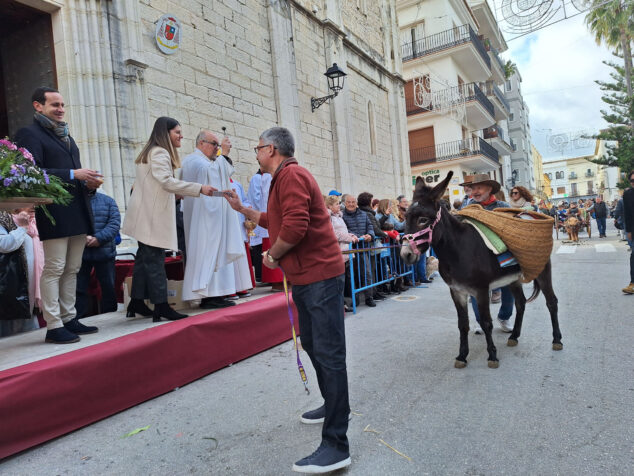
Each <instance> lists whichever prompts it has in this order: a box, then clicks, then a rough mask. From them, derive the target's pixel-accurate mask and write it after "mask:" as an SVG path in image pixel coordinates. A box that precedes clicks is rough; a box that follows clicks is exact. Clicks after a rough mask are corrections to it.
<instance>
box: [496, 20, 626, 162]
mask: <svg viewBox="0 0 634 476" xmlns="http://www.w3.org/2000/svg"><path fill="white" fill-rule="evenodd" d="M583 19H584V15H583V14H582V15H578V16H576V17H573V18H571V19H568V20H565V21H563V22H560V23H557V24H554V25H551V26H548V27H546V28H543V29H541V30H538V31H536V32H534V33H531V34H530V35H527V36H524V37H520V38H517V39H514V40H510V41H508V46H509V49H508V50H507V51H506V52H504V53H503V54H502V57H504V59H511V60H512V61H514V62H515V63H516V64H517V66H518V69H519V72H520V74H521V76H522V94H523V96H524V101H525V102H526V104H527V105H528V108H529V120H530V125H531V140H532V142H533V144H534V145H535V147H536V148H537V150H538V151H539V152H540V153H541V154H542V156H543V157H544V159H547V158H555V157H558V158H561V157H575V156H580V155H589V154H592V153H593V150H594V143H593V142H592V141H588V140H584V139H582V138H580V137H579V136H580V134H581V133H584V132H585V133H593V132H596V131H598V130H599V129H600V128H602V127H605V126H606V123H605V122H604V121H603V119H602V118H601V115H600V112H599V111H600V110H601V109H606V104H605V103H604V102H602V101H601V90H600V89H599V86H598V85H597V84H595V83H594V80H596V79H600V80H609V79H610V77H609V73H610V72H611V71H612V68H609V67H608V66H606V65H604V64H603V63H602V60H610V61H611V60H614V61H619V58H615V57H613V56H612V54H611V53H610V51H609V50H608V49H607V48H605V47H604V46H597V44H596V43H595V41H594V37H593V35H592V34H591V33H590V32H589V31H588V29H587V27H586V26H585V24H584V21H583Z"/></svg>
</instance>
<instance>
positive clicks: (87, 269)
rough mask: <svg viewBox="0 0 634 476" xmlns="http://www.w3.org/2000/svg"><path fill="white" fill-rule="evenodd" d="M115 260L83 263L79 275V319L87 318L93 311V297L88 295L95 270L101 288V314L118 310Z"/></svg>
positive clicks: (77, 302)
mask: <svg viewBox="0 0 634 476" xmlns="http://www.w3.org/2000/svg"><path fill="white" fill-rule="evenodd" d="M114 261H115V260H114V258H112V259H111V260H109V261H86V260H84V261H82V263H81V268H80V269H79V272H78V273H77V299H76V301H75V308H76V309H77V318H78V319H81V318H82V317H86V315H88V313H89V312H90V311H91V303H92V297H91V295H90V294H89V293H88V291H89V289H90V273H91V272H92V270H93V268H94V269H95V274H96V275H97V280H98V281H99V286H100V287H101V302H100V306H99V312H100V313H102V314H103V313H106V312H113V311H116V310H117V296H116V295H115V292H114V275H115V271H114Z"/></svg>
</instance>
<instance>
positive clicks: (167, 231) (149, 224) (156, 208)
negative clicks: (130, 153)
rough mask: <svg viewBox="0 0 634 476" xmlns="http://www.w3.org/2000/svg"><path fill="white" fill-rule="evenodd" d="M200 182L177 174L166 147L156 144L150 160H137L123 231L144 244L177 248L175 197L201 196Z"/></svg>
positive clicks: (170, 248)
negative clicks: (142, 161) (181, 177)
mask: <svg viewBox="0 0 634 476" xmlns="http://www.w3.org/2000/svg"><path fill="white" fill-rule="evenodd" d="M200 189H201V185H200V184H199V183H191V182H184V181H182V180H178V179H176V178H174V170H173V169H172V162H171V160H170V156H169V153H168V152H167V150H165V149H163V148H161V147H154V148H153V149H152V150H151V151H150V154H149V157H148V163H147V164H136V179H135V181H134V189H133V191H132V196H131V197H130V203H129V204H128V210H127V211H126V214H125V219H124V220H123V228H121V231H122V232H123V233H125V234H126V235H129V236H131V237H132V238H135V239H136V240H137V241H140V242H141V243H143V244H146V245H149V246H155V247H157V248H164V249H167V250H177V249H178V239H177V236H176V219H175V214H176V197H175V196H174V194H178V195H183V196H187V197H198V196H199V195H200Z"/></svg>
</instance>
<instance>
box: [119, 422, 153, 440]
mask: <svg viewBox="0 0 634 476" xmlns="http://www.w3.org/2000/svg"><path fill="white" fill-rule="evenodd" d="M148 428H150V425H148V426H144V427H143V428H137V429H136V430H132V431H131V432H130V433H126V434H125V435H123V436H122V437H121V438H127V437H129V436H134V435H136V434H137V433H141V432H142V431H145V430H147V429H148Z"/></svg>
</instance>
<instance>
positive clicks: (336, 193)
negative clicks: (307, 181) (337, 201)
mask: <svg viewBox="0 0 634 476" xmlns="http://www.w3.org/2000/svg"><path fill="white" fill-rule="evenodd" d="M328 195H336V196H337V197H340V196H341V192H337V191H336V190H335V189H332V190H331V191H330V192H328Z"/></svg>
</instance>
